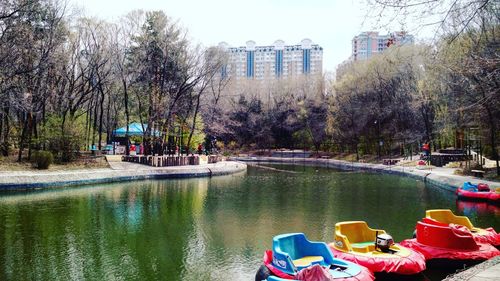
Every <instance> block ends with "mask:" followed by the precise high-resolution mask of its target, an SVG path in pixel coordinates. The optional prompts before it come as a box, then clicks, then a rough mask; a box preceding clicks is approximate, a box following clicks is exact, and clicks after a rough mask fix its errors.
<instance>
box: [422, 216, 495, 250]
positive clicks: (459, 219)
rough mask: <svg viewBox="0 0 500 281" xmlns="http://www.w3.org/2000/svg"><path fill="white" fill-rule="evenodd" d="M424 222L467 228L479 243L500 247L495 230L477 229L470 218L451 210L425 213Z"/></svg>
mask: <svg viewBox="0 0 500 281" xmlns="http://www.w3.org/2000/svg"><path fill="white" fill-rule="evenodd" d="M422 221H423V222H430V223H432V222H434V223H436V222H438V223H441V224H442V225H443V226H448V225H450V224H452V225H457V226H465V227H466V228H467V229H468V230H469V231H470V232H472V236H473V237H474V239H475V240H476V241H478V242H483V243H489V244H491V245H493V246H495V247H498V246H500V234H498V233H497V232H496V231H495V230H494V229H493V228H491V227H490V228H486V229H483V228H479V227H475V226H474V225H473V224H472V223H471V221H470V220H469V218H468V217H465V216H457V215H455V214H453V212H452V211H451V210H448V209H436V210H427V211H425V219H423V220H422Z"/></svg>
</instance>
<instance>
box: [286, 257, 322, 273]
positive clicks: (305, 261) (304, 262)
mask: <svg viewBox="0 0 500 281" xmlns="http://www.w3.org/2000/svg"><path fill="white" fill-rule="evenodd" d="M323 261H324V258H323V257H322V256H305V257H302V258H300V259H296V260H293V265H295V266H296V267H297V269H299V270H300V269H302V268H306V267H309V266H311V265H314V264H321V263H323Z"/></svg>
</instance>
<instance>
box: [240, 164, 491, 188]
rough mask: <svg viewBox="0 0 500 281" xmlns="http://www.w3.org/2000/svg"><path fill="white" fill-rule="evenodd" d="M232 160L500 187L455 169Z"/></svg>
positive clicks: (439, 183)
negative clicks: (369, 172) (458, 173)
mask: <svg viewBox="0 0 500 281" xmlns="http://www.w3.org/2000/svg"><path fill="white" fill-rule="evenodd" d="M231 160H235V161H243V162H249V163H257V164H264V163H275V164H279V163H284V164H298V165H310V166H319V167H328V168H334V169H339V170H351V171H352V170H360V171H373V172H378V173H386V174H396V175H401V176H408V177H412V178H415V179H418V180H421V181H423V182H426V183H429V184H432V185H435V186H437V187H440V188H443V189H446V190H449V191H455V190H456V189H457V188H458V187H459V186H462V185H463V183H464V182H466V181H470V182H472V183H479V182H483V183H486V184H488V185H489V186H490V188H492V189H494V188H496V187H500V183H498V182H492V181H485V180H483V179H479V178H475V177H470V176H460V175H455V174H453V172H454V169H450V168H432V169H429V168H425V167H423V168H422V169H419V168H417V167H405V166H395V165H391V166H388V165H382V164H371V163H360V162H348V161H342V160H335V159H320V158H300V157H299V158H282V157H232V158H231Z"/></svg>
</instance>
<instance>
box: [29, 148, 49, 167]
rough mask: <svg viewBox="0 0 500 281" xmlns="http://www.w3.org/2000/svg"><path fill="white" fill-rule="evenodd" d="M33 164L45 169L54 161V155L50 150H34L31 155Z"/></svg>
mask: <svg viewBox="0 0 500 281" xmlns="http://www.w3.org/2000/svg"><path fill="white" fill-rule="evenodd" d="M32 158H33V166H35V167H36V168H38V169H41V170H46V169H48V168H49V166H50V164H52V163H53V162H54V155H52V153H51V152H50V151H43V150H42V151H36V152H35V153H34V154H33V156H32Z"/></svg>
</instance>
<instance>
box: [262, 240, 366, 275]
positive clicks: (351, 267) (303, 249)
mask: <svg viewBox="0 0 500 281" xmlns="http://www.w3.org/2000/svg"><path fill="white" fill-rule="evenodd" d="M263 260H264V264H263V265H262V266H261V267H260V268H259V270H258V271H257V274H256V276H255V280H256V281H261V280H267V281H277V280H290V279H293V280H302V281H308V280H312V279H308V278H307V276H308V274H310V273H313V274H314V271H315V270H321V271H326V272H325V273H326V274H327V275H330V276H329V278H333V279H334V280H374V278H375V277H374V276H373V274H372V273H371V272H370V271H369V270H368V269H366V268H365V267H363V266H360V265H357V264H355V263H352V262H348V261H344V260H341V259H337V258H334V257H333V254H332V252H331V251H330V249H329V248H328V246H327V245H326V244H325V243H323V242H311V241H309V240H308V239H307V238H306V236H305V235H304V234H303V233H290V234H282V235H278V236H275V237H274V238H273V249H272V250H267V251H266V252H265V254H264V259H263ZM299 278H300V279H299Z"/></svg>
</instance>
